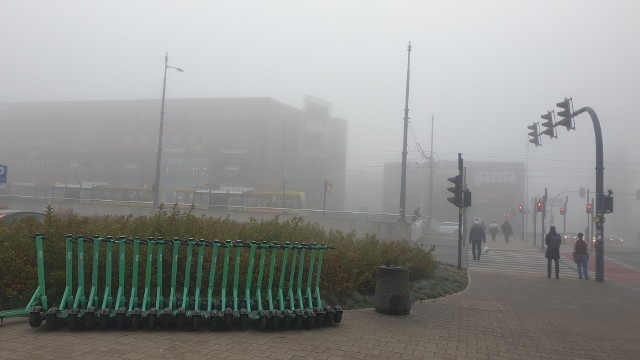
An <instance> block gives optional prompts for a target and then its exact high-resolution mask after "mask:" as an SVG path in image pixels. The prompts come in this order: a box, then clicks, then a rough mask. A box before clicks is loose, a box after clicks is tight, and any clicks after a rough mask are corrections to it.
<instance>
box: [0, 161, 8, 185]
mask: <svg viewBox="0 0 640 360" xmlns="http://www.w3.org/2000/svg"><path fill="white" fill-rule="evenodd" d="M6 188H7V165H0V189H6Z"/></svg>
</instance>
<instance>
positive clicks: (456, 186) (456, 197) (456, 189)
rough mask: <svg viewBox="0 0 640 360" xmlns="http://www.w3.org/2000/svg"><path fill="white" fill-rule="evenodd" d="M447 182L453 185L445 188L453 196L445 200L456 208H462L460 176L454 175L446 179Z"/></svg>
mask: <svg viewBox="0 0 640 360" xmlns="http://www.w3.org/2000/svg"><path fill="white" fill-rule="evenodd" d="M447 180H448V181H449V182H452V183H453V186H452V187H448V188H447V190H448V191H449V192H451V193H453V196H451V197H448V198H447V200H449V202H450V203H452V204H453V205H455V206H456V207H462V205H463V204H462V176H460V175H456V176H453V177H450V178H447Z"/></svg>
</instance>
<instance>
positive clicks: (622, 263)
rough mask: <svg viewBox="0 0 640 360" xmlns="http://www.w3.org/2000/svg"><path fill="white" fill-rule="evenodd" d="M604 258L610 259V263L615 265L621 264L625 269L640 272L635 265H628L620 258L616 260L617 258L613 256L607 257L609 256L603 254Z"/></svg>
mask: <svg viewBox="0 0 640 360" xmlns="http://www.w3.org/2000/svg"><path fill="white" fill-rule="evenodd" d="M604 258H605V259H606V260H607V261H611V262H612V263H614V264H617V265H620V266H622V267H623V268H625V269H629V270H631V271H636V272H640V269H638V268H637V267H635V266H633V265H629V264H627V263H624V262H622V261H620V260H618V259H614V258H612V257H609V256H605V257H604Z"/></svg>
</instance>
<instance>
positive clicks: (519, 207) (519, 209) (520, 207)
mask: <svg viewBox="0 0 640 360" xmlns="http://www.w3.org/2000/svg"><path fill="white" fill-rule="evenodd" d="M518 212H519V213H522V212H524V206H523V205H522V204H520V205H518Z"/></svg>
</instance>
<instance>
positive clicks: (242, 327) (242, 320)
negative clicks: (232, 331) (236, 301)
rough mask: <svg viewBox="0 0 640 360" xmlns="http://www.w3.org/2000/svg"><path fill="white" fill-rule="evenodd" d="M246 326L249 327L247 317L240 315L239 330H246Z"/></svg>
mask: <svg viewBox="0 0 640 360" xmlns="http://www.w3.org/2000/svg"><path fill="white" fill-rule="evenodd" d="M247 325H249V315H247V314H242V315H240V330H245V329H246V328H247Z"/></svg>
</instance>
